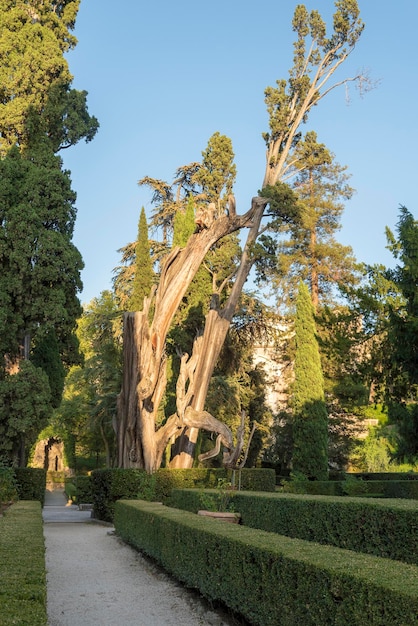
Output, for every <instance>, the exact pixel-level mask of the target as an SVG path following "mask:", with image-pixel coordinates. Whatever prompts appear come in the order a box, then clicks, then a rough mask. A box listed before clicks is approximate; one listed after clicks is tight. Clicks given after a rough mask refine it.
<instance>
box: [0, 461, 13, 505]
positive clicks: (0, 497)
mask: <svg viewBox="0 0 418 626" xmlns="http://www.w3.org/2000/svg"><path fill="white" fill-rule="evenodd" d="M16 499H17V487H16V477H15V473H14V470H13V469H12V468H11V467H0V505H1V504H2V503H4V504H6V503H9V502H11V501H13V500H16Z"/></svg>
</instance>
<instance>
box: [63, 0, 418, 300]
mask: <svg viewBox="0 0 418 626" xmlns="http://www.w3.org/2000/svg"><path fill="white" fill-rule="evenodd" d="M297 4H298V2H296V1H293V0H282V1H281V2H279V1H278V0H258V2H248V1H247V0H222V1H220V0H211V2H195V1H193V2H192V1H191V0H179V1H178V2H173V1H172V0H156V2H153V3H151V2H137V1H135V0H131V1H127V2H123V3H119V4H118V3H115V2H111V1H110V0H82V2H81V7H80V12H79V15H78V19H77V25H76V30H75V34H76V36H77V38H78V45H77V47H76V49H75V50H74V51H72V52H71V53H70V54H69V55H68V61H69V64H70V69H71V72H72V74H73V75H74V86H75V87H76V88H78V89H85V90H87V91H88V92H89V96H88V104H89V111H90V113H91V114H94V115H96V117H97V118H98V119H99V122H100V129H99V132H98V134H97V136H96V138H95V139H94V141H93V142H91V143H89V144H85V143H83V144H79V145H78V146H76V147H75V148H71V149H69V150H66V151H63V153H62V156H63V158H64V164H65V167H67V168H68V169H69V170H71V177H72V181H73V188H74V190H75V191H76V192H77V196H78V198H77V209H78V216H77V224H76V230H75V236H74V242H75V244H76V245H77V247H78V248H79V250H80V252H81V253H82V255H83V258H84V262H85V265H86V267H85V270H84V271H83V274H82V278H83V282H84V290H83V292H82V294H81V300H82V302H84V303H86V302H89V301H90V300H91V299H92V298H93V297H96V296H99V294H100V293H101V292H102V291H103V290H104V289H109V288H110V287H111V279H112V270H113V268H114V267H115V266H116V265H118V263H119V261H120V255H119V254H118V253H117V250H118V248H121V247H122V246H123V245H125V244H126V243H128V242H130V241H134V240H135V238H136V234H137V224H138V218H139V212H140V209H141V206H144V207H145V209H146V211H147V212H148V213H149V211H150V209H151V205H150V192H149V191H148V190H147V189H146V188H145V187H142V188H141V187H139V186H138V184H137V181H138V180H139V179H140V178H142V177H143V176H147V175H148V176H151V177H154V178H160V179H164V180H167V181H172V177H173V174H174V172H175V170H176V169H177V167H178V166H180V165H184V164H186V163H189V162H191V161H198V160H200V159H201V152H202V150H203V149H204V148H205V146H206V144H207V141H208V139H209V137H210V136H211V135H212V134H213V133H214V132H215V131H219V132H220V133H222V134H224V135H227V136H229V137H230V138H231V139H232V143H233V147H234V152H235V156H236V164H237V169H238V175H237V182H236V186H235V196H236V199H237V209H238V211H239V212H244V211H245V210H246V209H248V207H249V204H250V200H251V197H252V196H253V195H256V193H257V191H258V189H259V188H260V186H261V183H262V178H263V174H264V166H265V149H264V148H265V146H264V142H263V139H262V136H261V134H262V133H263V132H264V131H266V130H267V129H268V119H267V114H266V111H265V105H264V89H265V87H267V86H268V85H274V83H275V81H276V79H280V78H286V79H287V78H288V71H289V69H290V67H291V65H292V55H293V47H292V44H293V40H294V39H293V35H294V33H293V32H292V29H291V20H292V16H293V11H294V8H295V6H296V5H297ZM304 4H305V5H306V7H307V8H308V9H309V10H310V9H318V10H319V11H320V13H321V15H322V16H323V17H324V19H325V18H327V23H328V24H331V21H330V19H329V18H330V17H331V16H332V13H333V12H334V3H333V2H331V0H309V1H308V2H305V3H304ZM359 7H360V10H361V17H362V19H363V21H364V22H365V24H366V27H365V30H364V32H363V35H362V37H361V40H360V42H359V43H358V45H357V47H356V49H355V50H354V52H353V54H352V55H351V57H350V58H349V60H348V62H347V63H346V64H345V66H343V70H342V74H340V77H341V78H342V77H346V76H351V75H354V74H355V73H357V72H358V70H359V69H362V68H367V69H368V70H369V71H370V74H371V75H372V77H373V78H374V79H376V80H379V81H380V82H379V85H378V86H377V88H376V89H374V90H373V91H371V92H370V93H368V94H366V95H365V96H364V97H363V98H361V97H360V96H359V95H358V93H357V91H356V90H355V89H354V88H353V87H351V88H350V94H349V95H350V101H349V103H348V102H347V98H346V95H347V94H346V91H345V89H344V88H340V89H339V90H337V91H335V92H333V94H332V95H331V96H330V97H328V98H327V99H325V100H323V101H322V102H321V103H320V104H319V106H318V107H317V108H316V110H315V111H314V112H313V114H312V115H311V116H310V118H309V122H308V124H307V125H305V128H304V130H309V129H313V130H315V131H316V132H317V134H318V140H319V141H321V142H323V143H325V144H326V145H327V147H328V148H329V149H330V150H331V151H332V152H333V153H334V154H335V157H336V160H337V161H338V162H339V163H340V164H341V165H347V166H348V171H349V173H350V174H351V180H350V184H351V185H352V186H353V187H354V188H355V189H356V194H355V195H354V197H353V198H352V199H351V200H350V201H349V202H348V203H347V204H346V209H345V213H344V216H343V220H342V225H343V226H342V230H341V231H340V234H339V237H338V239H339V241H340V242H341V243H343V244H348V245H351V246H352V248H353V250H354V253H355V255H356V257H357V259H358V260H359V261H364V262H366V263H370V264H373V263H383V264H385V265H390V264H392V263H393V260H392V257H391V255H390V254H389V252H388V251H387V250H386V249H385V246H386V238H385V232H384V231H385V226H386V225H388V226H389V227H390V228H391V229H394V228H395V225H396V222H397V219H398V207H399V205H400V204H403V205H405V206H407V208H408V209H409V210H410V211H411V212H412V213H413V214H414V215H415V216H417V206H416V205H417V202H416V197H417V193H416V185H417V178H418V167H417V166H418V156H417V154H418V151H417V146H418V131H417V121H416V111H417V101H418V97H417V96H418V87H417V78H418V76H417V73H418V72H417V61H416V58H417V56H416V25H417V23H418V3H416V2H415V0H398V1H397V2H393V1H389V0H359Z"/></svg>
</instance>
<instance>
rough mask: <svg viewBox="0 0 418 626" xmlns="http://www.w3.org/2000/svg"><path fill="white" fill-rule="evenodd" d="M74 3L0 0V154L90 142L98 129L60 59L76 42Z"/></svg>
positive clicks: (94, 119) (53, 148)
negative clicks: (12, 149)
mask: <svg viewBox="0 0 418 626" xmlns="http://www.w3.org/2000/svg"><path fill="white" fill-rule="evenodd" d="M78 6H79V0H70V1H68V0H66V1H65V2H61V3H59V4H57V5H52V4H51V3H36V6H32V5H28V3H27V2H24V0H17V1H15V2H10V1H9V0H2V1H1V3H0V11H1V14H2V24H1V28H0V42H1V45H0V84H1V86H2V87H1V103H2V104H1V107H0V136H1V140H0V155H1V156H2V157H3V156H4V155H5V154H6V152H7V150H8V149H9V148H10V147H11V146H13V145H14V144H17V145H19V146H20V148H21V149H23V150H26V149H27V148H28V147H33V145H34V143H39V142H40V141H42V140H47V141H48V143H49V144H50V146H51V148H52V150H53V151H57V150H59V149H61V148H66V147H68V146H70V145H74V144H75V143H77V142H78V141H79V140H80V139H81V138H83V137H84V138H85V139H86V141H90V140H91V139H92V138H93V137H94V135H95V133H96V131H97V128H98V122H97V120H96V118H95V117H91V116H90V115H89V114H88V112H87V106H86V92H85V91H77V90H75V89H71V81H72V76H71V74H70V72H69V68H68V62H67V59H66V57H65V53H67V52H68V51H69V50H70V49H71V48H73V47H74V46H75V44H76V38H75V37H74V35H73V34H71V31H72V30H73V29H74V25H75V19H76V16H77V11H78Z"/></svg>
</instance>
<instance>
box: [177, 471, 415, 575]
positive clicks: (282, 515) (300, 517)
mask: <svg viewBox="0 0 418 626" xmlns="http://www.w3.org/2000/svg"><path fill="white" fill-rule="evenodd" d="M351 482H353V483H354V482H355V483H357V484H359V485H364V484H367V483H370V482H372V481H360V480H352V481H351ZM404 482H407V481H404ZM409 482H414V481H409ZM415 482H416V481H415ZM309 484H314V483H309ZM204 494H205V492H201V491H199V490H194V489H179V490H177V489H175V490H173V492H172V494H171V497H170V500H169V505H170V506H172V507H175V508H179V509H183V510H186V511H191V512H193V513H197V511H198V510H199V509H200V508H203V506H202V505H203V504H204V502H205V500H204V497H203V496H204ZM209 494H210V495H211V496H212V498H214V496H215V495H216V490H214V491H213V490H210V491H209ZM232 497H233V505H234V510H235V511H238V512H239V513H240V515H241V523H242V524H243V525H244V526H249V527H250V528H257V529H259V530H266V531H268V532H272V533H277V534H279V535H285V536H286V537H295V538H298V539H304V540H307V541H314V542H317V543H320V544H323V545H333V546H336V547H340V548H345V549H347V550H354V551H355V552H363V553H365V554H374V555H375V556H381V557H385V558H388V559H396V560H398V561H403V562H404V563H411V564H415V565H418V553H417V550H416V548H417V536H416V535H417V529H418V526H417V524H418V522H417V513H418V502H416V501H414V500H403V501H399V500H365V499H364V498H361V499H360V498H353V497H338V496H327V495H294V494H277V493H276V494H266V493H257V492H255V493H254V492H252V493H249V492H244V491H234V492H232Z"/></svg>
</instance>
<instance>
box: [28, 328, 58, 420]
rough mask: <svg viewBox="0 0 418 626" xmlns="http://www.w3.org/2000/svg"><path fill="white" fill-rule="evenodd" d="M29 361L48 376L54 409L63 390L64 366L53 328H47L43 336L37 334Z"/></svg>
mask: <svg viewBox="0 0 418 626" xmlns="http://www.w3.org/2000/svg"><path fill="white" fill-rule="evenodd" d="M31 362H32V363H33V364H34V365H35V367H40V368H42V369H43V371H44V372H45V373H46V374H47V376H48V381H49V388H50V390H51V405H52V406H53V407H54V408H55V409H56V408H57V407H58V406H59V405H60V403H61V399H62V392H63V390H64V380H65V368H64V365H63V363H62V360H61V357H60V353H59V345H58V341H57V337H56V334H55V329H54V328H51V329H49V332H47V333H46V334H45V335H44V336H42V335H41V334H39V336H37V339H36V344H35V346H34V348H33V350H32V355H31Z"/></svg>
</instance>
